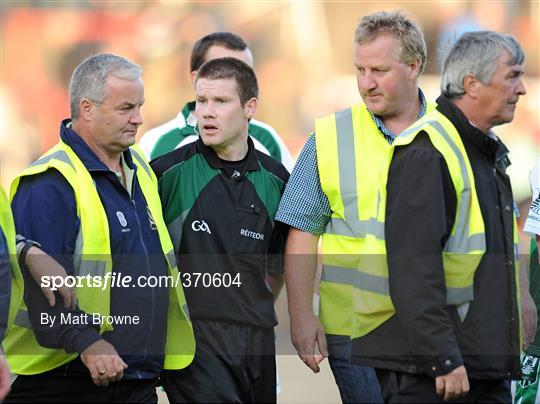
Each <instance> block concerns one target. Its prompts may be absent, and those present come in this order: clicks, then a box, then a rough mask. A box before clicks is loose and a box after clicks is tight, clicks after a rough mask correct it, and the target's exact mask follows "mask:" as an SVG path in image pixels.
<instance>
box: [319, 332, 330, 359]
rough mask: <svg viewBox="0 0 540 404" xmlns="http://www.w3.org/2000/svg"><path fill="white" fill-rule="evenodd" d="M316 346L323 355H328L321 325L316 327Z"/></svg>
mask: <svg viewBox="0 0 540 404" xmlns="http://www.w3.org/2000/svg"><path fill="white" fill-rule="evenodd" d="M317 348H318V349H319V352H320V353H321V354H323V355H324V356H325V357H327V356H328V346H327V344H326V335H325V334H324V330H323V329H322V327H319V328H318V329H317Z"/></svg>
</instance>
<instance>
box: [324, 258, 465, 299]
mask: <svg viewBox="0 0 540 404" xmlns="http://www.w3.org/2000/svg"><path fill="white" fill-rule="evenodd" d="M321 281H324V282H331V283H336V284H339V285H350V286H354V287H355V288H357V289H360V290H365V291H367V292H372V293H377V294H379V295H383V296H389V295H390V285H389V282H388V278H385V277H383V276H378V275H373V274H368V273H366V272H361V271H359V270H358V269H355V268H344V267H337V266H332V265H323V270H322V275H321ZM473 292H474V288H473V286H472V285H471V286H467V287H464V288H450V287H447V288H446V304H447V305H451V304H462V303H463V302H467V301H470V300H473V295H474V293H473Z"/></svg>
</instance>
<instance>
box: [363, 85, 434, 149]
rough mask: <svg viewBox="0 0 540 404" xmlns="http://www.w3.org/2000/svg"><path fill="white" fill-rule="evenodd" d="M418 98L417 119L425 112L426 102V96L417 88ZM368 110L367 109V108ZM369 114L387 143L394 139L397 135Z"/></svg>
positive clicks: (377, 118)
mask: <svg viewBox="0 0 540 404" xmlns="http://www.w3.org/2000/svg"><path fill="white" fill-rule="evenodd" d="M418 98H419V99H420V104H421V106H420V112H419V113H418V119H420V118H422V117H423V116H424V115H425V114H426V110H427V104H426V97H425V96H424V93H423V92H422V90H420V89H418ZM368 111H369V110H368ZM369 114H370V115H371V118H372V119H373V121H374V122H375V125H377V128H379V131H380V132H381V133H382V134H383V136H384V138H385V139H386V140H387V141H388V143H390V144H392V143H393V142H394V140H395V139H396V137H397V134H395V133H394V132H392V131H391V130H390V129H388V128H387V127H386V126H385V125H384V122H383V120H382V119H381V118H380V117H379V116H377V115H375V114H374V113H372V112H371V111H369Z"/></svg>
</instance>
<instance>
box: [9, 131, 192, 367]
mask: <svg viewBox="0 0 540 404" xmlns="http://www.w3.org/2000/svg"><path fill="white" fill-rule="evenodd" d="M130 151H131V155H132V156H133V161H134V163H135V165H136V166H137V175H136V178H137V181H138V184H139V186H140V188H141V190H142V192H143V194H144V197H145V199H146V202H147V204H148V208H149V210H150V213H151V214H152V217H153V219H154V221H155V224H156V227H157V231H158V235H159V240H160V243H161V248H162V251H163V254H164V256H165V258H166V261H167V266H168V274H169V275H170V276H171V277H172V279H174V280H176V279H177V278H178V277H179V273H178V268H177V266H176V258H175V255H174V250H173V245H172V242H171V239H170V237H169V234H168V232H167V227H166V225H165V222H164V220H163V215H162V208H161V202H160V199H159V194H158V189H157V179H156V177H155V175H154V173H153V171H152V169H151V168H150V166H149V165H148V163H147V162H146V161H145V159H144V157H143V153H142V152H141V151H140V150H138V148H137V146H134V147H131V148H130ZM51 168H53V169H56V170H58V171H59V172H60V173H61V174H62V175H63V176H64V178H65V179H66V180H67V181H68V183H69V184H70V186H71V188H72V189H73V192H74V195H75V200H76V205H77V215H78V217H79V218H80V231H79V235H78V237H77V243H76V250H77V251H75V255H74V258H75V262H76V264H75V275H80V276H86V275H88V274H89V275H92V276H96V275H97V276H105V275H106V274H108V273H109V274H110V273H111V272H112V259H111V246H110V237H109V224H108V221H107V216H106V213H105V209H104V208H103V205H102V203H101V200H100V198H99V195H98V193H97V190H96V187H95V185H94V181H93V179H92V177H91V175H90V173H89V172H88V170H87V169H86V167H85V166H84V164H83V163H82V161H81V160H80V159H79V157H78V156H77V155H76V154H75V153H74V152H73V150H72V149H71V147H70V146H69V145H67V144H65V143H64V142H62V141H60V142H59V143H58V144H57V145H56V146H55V147H53V148H52V149H50V150H49V151H48V152H46V153H45V154H44V155H43V156H41V157H40V158H39V159H38V160H37V161H35V162H34V163H33V164H32V165H31V166H30V167H28V168H27V169H26V170H24V171H23V172H22V174H21V175H19V176H18V177H17V178H16V179H15V180H14V181H13V183H12V185H11V197H12V198H13V196H14V195H15V193H16V191H17V188H18V186H19V183H20V180H21V178H22V177H26V176H32V175H36V174H40V173H43V172H45V171H47V170H48V169H51ZM78 257H80V260H79V259H78ZM175 284H177V286H176V287H171V288H169V309H168V315H167V340H166V347H165V365H164V366H165V369H182V368H185V367H186V366H188V365H189V364H190V363H191V362H192V360H193V357H194V354H195V339H194V336H193V328H192V325H191V320H190V318H189V312H188V309H187V304H186V300H185V296H184V291H183V289H182V282H175ZM76 293H77V299H78V303H79V307H80V309H81V310H82V311H84V312H86V313H99V314H101V315H104V316H107V315H109V314H110V285H109V283H107V288H105V290H102V288H92V287H84V286H83V287H81V288H77V292H76ZM126 304H129V302H126ZM112 329H113V327H112V325H110V324H108V323H107V322H103V323H102V324H101V327H100V333H103V332H105V331H111V330H112ZM3 346H4V351H5V353H6V357H7V359H8V361H9V364H10V366H11V370H12V372H13V373H15V374H23V375H30V374H37V373H43V372H45V371H48V370H50V369H53V368H56V367H58V366H61V365H63V364H65V363H67V362H69V361H71V360H73V359H74V358H75V357H76V356H77V355H78V354H67V353H66V352H65V351H64V350H62V349H48V348H44V347H42V346H40V345H39V343H38V342H37V340H36V337H35V334H34V332H33V331H32V329H31V325H30V322H29V319H28V312H27V308H26V306H25V305H24V303H23V304H22V306H21V308H20V309H19V311H18V312H17V313H16V316H15V319H14V324H13V326H12V327H11V328H10V330H9V332H8V333H7V334H6V338H5V339H4V343H3Z"/></svg>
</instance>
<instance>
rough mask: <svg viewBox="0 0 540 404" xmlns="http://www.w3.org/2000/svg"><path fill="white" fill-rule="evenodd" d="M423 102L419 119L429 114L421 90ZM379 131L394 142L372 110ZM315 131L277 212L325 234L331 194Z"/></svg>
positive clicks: (307, 229)
mask: <svg viewBox="0 0 540 404" xmlns="http://www.w3.org/2000/svg"><path fill="white" fill-rule="evenodd" d="M418 97H419V98H420V101H421V103H422V107H421V108H420V113H419V114H418V118H421V117H423V116H424V115H425V114H426V97H425V96H424V93H422V91H421V90H418ZM370 114H371V117H372V118H373V121H374V122H375V124H376V125H377V128H379V131H380V132H381V134H382V135H383V136H384V138H385V139H386V140H387V141H388V143H390V144H392V143H393V142H394V139H395V138H396V136H397V135H396V134H395V133H393V132H392V131H391V130H390V129H388V128H387V127H385V126H384V123H383V121H382V119H381V118H379V117H378V116H377V115H375V114H373V113H371V112H370ZM315 136H316V134H315V133H312V134H311V135H310V136H309V137H308V139H307V141H306V144H305V145H304V148H303V149H302V151H301V152H300V155H299V156H298V160H297V161H296V164H295V166H294V168H293V171H292V173H291V177H290V178H289V181H288V182H287V186H286V187H285V191H284V192H283V196H282V197H281V202H280V204H279V208H278V211H277V214H276V220H279V221H280V222H283V223H286V224H288V225H289V226H292V227H294V228H297V229H299V230H302V231H305V232H307V233H311V234H314V235H316V236H320V235H322V234H323V233H324V231H325V229H326V225H327V223H328V221H329V220H330V216H331V214H332V211H331V209H330V202H328V197H327V196H326V194H325V193H324V192H323V190H322V187H321V180H320V178H319V170H318V168H317V151H316V146H315Z"/></svg>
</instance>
